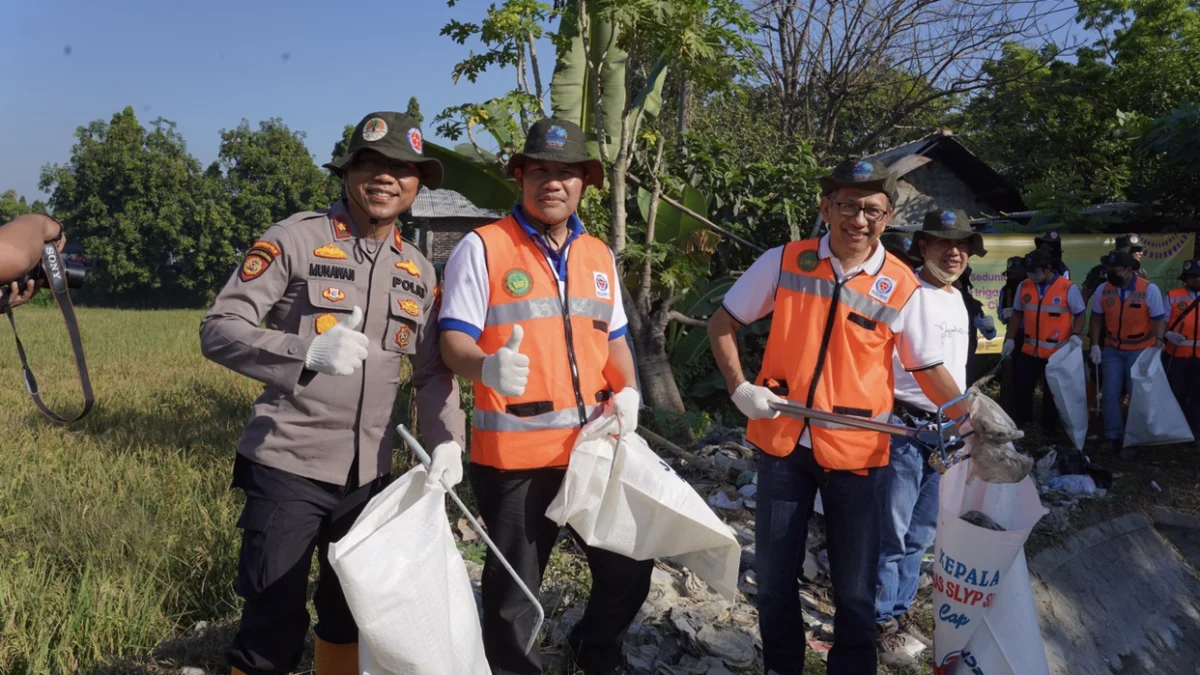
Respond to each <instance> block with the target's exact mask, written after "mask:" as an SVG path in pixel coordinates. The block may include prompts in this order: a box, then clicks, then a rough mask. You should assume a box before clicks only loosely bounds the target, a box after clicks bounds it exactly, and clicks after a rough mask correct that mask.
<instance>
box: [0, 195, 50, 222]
mask: <svg viewBox="0 0 1200 675" xmlns="http://www.w3.org/2000/svg"><path fill="white" fill-rule="evenodd" d="M38 205H41V207H42V209H41V211H37V210H36V208H35V207H37V206H38ZM45 212H46V208H45V205H44V204H42V203H41V202H34V203H33V206H30V205H29V204H27V203H26V202H25V197H24V195H21V196H18V195H17V191H16V190H11V189H10V190H5V191H4V192H0V223H7V222H8V221H10V220H12V219H13V218H16V217H17V216H23V215H25V214H27V213H45Z"/></svg>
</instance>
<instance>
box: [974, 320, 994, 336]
mask: <svg viewBox="0 0 1200 675" xmlns="http://www.w3.org/2000/svg"><path fill="white" fill-rule="evenodd" d="M975 327H976V328H978V329H979V332H980V333H982V334H983V337H984V338H985V339H988V340H991V339H992V338H994V337H996V320H995V319H993V318H992V317H990V316H986V315H983V314H980V315H979V316H977V317H975Z"/></svg>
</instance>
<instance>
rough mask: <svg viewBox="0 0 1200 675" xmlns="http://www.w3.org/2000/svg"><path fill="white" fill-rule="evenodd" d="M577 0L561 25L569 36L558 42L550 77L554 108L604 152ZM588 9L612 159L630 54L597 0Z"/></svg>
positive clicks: (592, 148)
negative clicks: (599, 139)
mask: <svg viewBox="0 0 1200 675" xmlns="http://www.w3.org/2000/svg"><path fill="white" fill-rule="evenodd" d="M578 6H579V5H578V2H575V1H574V0H572V1H571V2H569V3H567V11H565V12H564V13H563V15H562V23H561V27H560V29H559V31H560V33H562V35H563V37H564V38H567V39H566V41H565V42H564V43H563V44H562V45H560V47H559V50H558V54H557V57H556V59H555V63H554V77H553V78H552V79H551V80H550V108H551V110H552V111H553V113H554V115H555V116H556V117H561V118H562V119H566V120H570V121H572V122H575V123H577V124H579V126H580V127H581V128H582V129H583V130H584V132H586V133H587V135H588V138H589V140H588V153H589V154H591V156H593V157H596V158H598V159H599V158H600V144H599V141H598V140H597V136H596V111H595V108H594V106H593V101H594V100H595V95H596V88H597V83H596V82H595V81H594V78H592V77H591V72H590V69H589V68H588V58H587V53H586V52H585V50H584V45H583V37H582V36H581V35H580V22H579V18H578V17H579V12H578ZM588 14H589V20H588V23H589V32H588V42H589V45H588V46H589V47H590V48H591V60H592V62H593V63H595V64H597V65H598V66H599V68H600V82H599V86H600V93H601V105H602V106H603V111H604V135H605V137H606V139H607V141H608V157H607V158H606V159H608V161H610V162H611V161H612V160H613V159H615V158H616V156H617V144H618V142H619V141H620V138H621V119H622V115H623V114H624V113H625V99H626V91H625V65H626V62H627V61H628V58H629V55H628V54H626V53H625V51H624V50H622V49H620V48H619V47H618V46H617V38H618V30H617V26H615V25H614V24H613V22H612V21H610V20H608V19H605V18H603V17H602V16H601V14H600V12H599V11H598V10H597V9H596V8H595V7H594V6H593V8H592V9H591V10H589V12H588Z"/></svg>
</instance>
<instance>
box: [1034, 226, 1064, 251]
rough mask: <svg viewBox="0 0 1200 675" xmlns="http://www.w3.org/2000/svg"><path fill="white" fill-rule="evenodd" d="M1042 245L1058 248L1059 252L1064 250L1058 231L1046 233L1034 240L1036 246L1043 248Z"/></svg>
mask: <svg viewBox="0 0 1200 675" xmlns="http://www.w3.org/2000/svg"><path fill="white" fill-rule="evenodd" d="M1042 244H1049V245H1050V246H1055V247H1057V248H1058V250H1060V251H1061V250H1062V236H1061V235H1060V234H1059V233H1058V232H1057V231H1055V230H1051V231H1050V232H1046V233H1044V234H1042V235H1041V236H1039V237H1036V238H1034V240H1033V245H1034V246H1041V245H1042Z"/></svg>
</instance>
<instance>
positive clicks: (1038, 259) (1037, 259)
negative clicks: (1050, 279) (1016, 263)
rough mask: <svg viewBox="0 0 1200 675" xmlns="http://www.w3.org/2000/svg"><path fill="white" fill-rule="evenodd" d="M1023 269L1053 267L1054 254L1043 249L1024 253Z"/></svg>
mask: <svg viewBox="0 0 1200 675" xmlns="http://www.w3.org/2000/svg"><path fill="white" fill-rule="evenodd" d="M1024 263H1025V269H1027V270H1034V269H1037V268H1039V267H1053V266H1054V256H1052V255H1050V252H1049V251H1046V250H1045V249H1040V248H1039V249H1035V250H1033V251H1030V252H1029V253H1028V254H1026V255H1025V260H1024Z"/></svg>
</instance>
